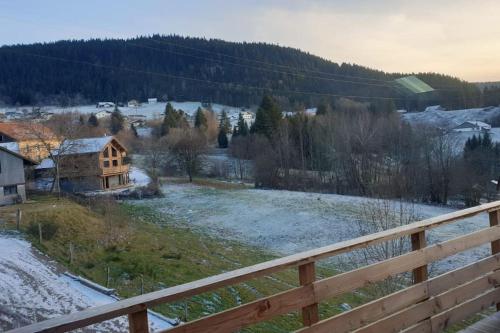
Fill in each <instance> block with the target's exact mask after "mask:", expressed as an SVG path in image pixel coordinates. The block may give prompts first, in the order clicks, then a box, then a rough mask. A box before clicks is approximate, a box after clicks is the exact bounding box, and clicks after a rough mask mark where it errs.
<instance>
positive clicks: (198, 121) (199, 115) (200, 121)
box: [194, 107, 207, 128]
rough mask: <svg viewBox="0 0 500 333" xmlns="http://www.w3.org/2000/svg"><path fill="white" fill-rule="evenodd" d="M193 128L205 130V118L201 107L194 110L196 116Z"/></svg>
mask: <svg viewBox="0 0 500 333" xmlns="http://www.w3.org/2000/svg"><path fill="white" fill-rule="evenodd" d="M194 127H196V128H202V127H203V128H207V117H205V114H204V113H203V110H202V109H201V107H199V108H198V110H196V114H195V116H194Z"/></svg>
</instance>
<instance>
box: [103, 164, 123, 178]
mask: <svg viewBox="0 0 500 333" xmlns="http://www.w3.org/2000/svg"><path fill="white" fill-rule="evenodd" d="M100 169H101V174H102V175H105V176H107V175H116V174H121V173H127V172H129V170H130V165H129V164H122V165H118V166H112V165H111V166H109V167H103V168H100Z"/></svg>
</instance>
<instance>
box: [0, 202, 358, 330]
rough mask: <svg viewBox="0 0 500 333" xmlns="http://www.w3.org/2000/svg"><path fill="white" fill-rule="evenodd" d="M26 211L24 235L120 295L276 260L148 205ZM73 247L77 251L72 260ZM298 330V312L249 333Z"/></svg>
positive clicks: (191, 311)
mask: <svg viewBox="0 0 500 333" xmlns="http://www.w3.org/2000/svg"><path fill="white" fill-rule="evenodd" d="M21 208H22V210H23V220H22V224H21V226H22V230H23V231H24V232H26V234H27V236H28V238H29V239H30V240H31V241H32V243H33V245H35V246H36V247H37V248H39V249H40V250H41V251H43V252H44V253H46V254H48V255H49V256H50V257H52V258H54V259H56V260H57V261H58V262H59V263H62V264H63V265H65V266H66V267H68V269H69V270H70V271H72V272H74V273H77V274H81V275H84V276H86V277H88V278H90V279H92V280H93V281H96V282H97V283H100V284H102V285H108V286H109V287H112V288H116V289H117V291H118V293H119V294H120V296H122V297H130V296H133V295H138V294H140V293H141V290H142V291H143V292H150V291H154V290H158V289H162V288H165V287H169V286H174V285H178V284H181V283H185V282H189V281H193V280H196V279H199V278H203V277H207V276H210V275H214V274H218V273H221V272H225V271H229V270H232V269H236V268H240V267H243V266H248V265H251V264H255V263H258V262H262V261H266V260H269V259H272V258H274V256H273V255H271V254H269V253H267V252H266V251H263V250H261V249H258V248H255V247H251V246H248V245H243V244H241V243H239V242H236V241H228V240H224V239H218V238H216V237H213V236H207V235H204V234H200V233H198V232H196V231H194V230H191V229H189V228H187V227H186V228H183V227H179V226H172V225H171V224H169V223H166V221H159V219H163V218H165V217H163V216H162V215H161V214H158V213H157V212H156V211H154V210H152V209H150V208H147V207H138V206H136V205H133V206H132V205H128V204H120V205H116V204H111V203H110V204H105V203H101V204H99V205H98V206H94V207H92V209H89V208H88V207H85V206H81V205H79V204H77V203H75V202H72V201H70V200H68V199H57V198H54V197H51V196H36V197H33V198H32V202H31V203H28V204H25V205H23V206H21ZM16 209H17V207H16V206H12V207H9V208H4V209H3V210H2V217H3V218H4V219H6V220H9V221H11V222H10V224H9V227H11V228H13V227H14V223H13V222H14V220H13V219H12V217H13V214H15V211H16ZM153 222H154V223H153ZM38 224H41V226H42V237H43V238H44V239H43V240H42V243H40V242H39V239H38V238H39V237H38ZM160 225H161V226H160ZM70 244H71V245H70ZM70 246H71V247H72V248H73V251H72V252H73V256H72V258H70ZM108 268H109V272H110V275H109V280H108V277H107V271H108ZM318 274H319V275H320V276H328V275H332V274H334V271H332V270H331V269H327V268H320V269H319V271H318ZM108 281H109V283H108ZM297 282H298V277H297V272H296V270H293V269H292V270H289V271H286V272H283V273H279V274H275V275H273V276H270V277H265V278H260V279H254V280H251V281H249V282H247V283H242V284H239V285H235V286H232V287H229V288H223V289H219V290H216V291H214V292H210V293H207V294H204V295H200V296H196V297H192V298H189V299H187V300H183V301H180V302H177V303H175V304H169V305H162V306H159V307H157V308H155V310H158V311H159V312H162V313H164V314H166V315H168V316H170V317H179V318H181V319H182V320H185V318H184V317H185V308H186V307H187V309H188V311H187V313H188V318H187V320H193V319H195V318H198V317H200V316H202V315H207V314H211V313H215V312H219V311H221V310H224V309H227V308H229V307H233V306H237V305H239V304H242V303H246V302H249V301H252V300H255V299H256V298H258V297H261V296H264V295H269V294H273V293H276V292H279V291H283V290H286V289H289V288H291V287H293V286H296V285H297ZM362 299H363V297H362V296H361V294H360V293H356V294H354V293H353V294H346V295H345V296H344V297H339V298H337V299H335V300H332V301H330V302H326V303H324V304H322V306H321V315H322V316H331V315H332V314H333V313H338V312H340V307H339V305H340V304H341V303H349V304H350V305H353V306H354V305H356V304H359V303H360V302H362ZM298 327H300V322H299V319H298V315H297V314H296V313H292V314H290V315H286V316H282V317H278V318H276V319H274V320H273V321H271V322H266V323H262V324H259V325H256V326H254V327H251V328H249V329H248V331H251V332H288V331H290V330H293V329H296V328H298Z"/></svg>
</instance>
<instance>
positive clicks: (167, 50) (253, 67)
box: [126, 41, 395, 89]
mask: <svg viewBox="0 0 500 333" xmlns="http://www.w3.org/2000/svg"><path fill="white" fill-rule="evenodd" d="M126 43H127V45H131V46H134V47H139V48H145V49H150V50H154V51H160V52H167V53H172V54H176V55H182V56H186V57H192V58H195V59H201V60H208V61H214V62H219V63H223V64H229V65H233V66H240V67H245V68H252V69H256V70H259V71H265V72H272V73H278V74H285V75H292V76H298V77H304V78H309V79H314V80H325V81H334V82H342V83H349V84H359V85H368V86H377V87H384V88H391V89H395V88H394V85H395V84H394V83H393V82H391V81H387V82H388V83H391V84H390V85H389V84H378V83H369V82H361V81H350V80H343V79H335V78H326V77H321V76H310V75H309V76H308V75H305V74H300V73H292V72H285V71H281V70H275V69H268V68H262V67H258V66H252V65H247V64H239V63H234V62H228V61H226V60H221V59H214V58H206V57H202V56H197V55H193V54H188V53H182V52H177V51H173V50H169V49H160V48H155V47H151V46H147V45H141V44H135V43H133V42H128V41H127V42H126Z"/></svg>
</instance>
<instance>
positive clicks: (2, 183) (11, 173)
mask: <svg viewBox="0 0 500 333" xmlns="http://www.w3.org/2000/svg"><path fill="white" fill-rule="evenodd" d="M0 167H1V171H0V205H8V204H12V203H15V201H16V200H17V198H18V197H19V196H21V198H22V200H23V201H24V200H26V190H25V179H24V163H23V160H22V159H21V158H19V157H16V156H14V155H12V154H9V153H7V152H5V151H0ZM6 186H16V187H17V194H13V195H4V187H6Z"/></svg>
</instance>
